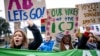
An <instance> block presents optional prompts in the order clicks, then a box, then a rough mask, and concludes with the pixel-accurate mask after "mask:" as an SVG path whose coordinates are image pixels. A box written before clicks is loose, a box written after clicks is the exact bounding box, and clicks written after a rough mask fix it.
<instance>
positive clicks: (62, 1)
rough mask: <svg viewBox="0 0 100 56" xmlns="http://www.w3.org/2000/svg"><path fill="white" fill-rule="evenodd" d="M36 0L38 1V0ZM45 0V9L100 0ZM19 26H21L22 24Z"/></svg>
mask: <svg viewBox="0 0 100 56" xmlns="http://www.w3.org/2000/svg"><path fill="white" fill-rule="evenodd" d="M38 1H40V0H38ZM45 1H46V8H47V9H51V8H74V7H75V5H76V4H84V3H93V2H100V0H45ZM0 17H3V18H5V10H4V0H0ZM38 22H39V21H35V23H36V24H38ZM10 24H11V28H12V27H13V26H14V25H13V24H12V23H10ZM38 25H40V23H39V24H38ZM21 27H23V25H22V26H21ZM12 30H13V29H12ZM29 34H30V32H29ZM29 36H30V35H29ZM43 37H44V35H43Z"/></svg>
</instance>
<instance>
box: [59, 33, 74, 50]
mask: <svg viewBox="0 0 100 56" xmlns="http://www.w3.org/2000/svg"><path fill="white" fill-rule="evenodd" d="M69 49H73V46H72V40H71V35H69V34H68V35H64V36H63V38H62V39H61V42H60V50H61V51H64V50H69Z"/></svg>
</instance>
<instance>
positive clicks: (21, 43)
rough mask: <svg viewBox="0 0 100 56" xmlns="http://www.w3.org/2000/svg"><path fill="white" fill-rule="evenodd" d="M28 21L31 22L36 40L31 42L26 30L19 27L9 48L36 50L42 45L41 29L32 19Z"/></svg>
mask: <svg viewBox="0 0 100 56" xmlns="http://www.w3.org/2000/svg"><path fill="white" fill-rule="evenodd" d="M27 23H28V24H29V26H28V28H29V30H31V31H32V34H33V36H34V40H33V41H32V42H31V43H28V41H27V40H28V39H27V37H26V34H25V32H24V31H22V30H21V29H18V30H16V31H15V32H14V35H13V37H12V39H11V43H10V45H9V46H8V47H7V48H15V49H30V50H36V49H37V48H38V47H39V46H40V45H41V43H42V36H41V33H40V31H39V29H38V28H37V27H36V25H35V24H34V23H33V22H32V21H31V20H28V21H27ZM30 37H31V36H30Z"/></svg>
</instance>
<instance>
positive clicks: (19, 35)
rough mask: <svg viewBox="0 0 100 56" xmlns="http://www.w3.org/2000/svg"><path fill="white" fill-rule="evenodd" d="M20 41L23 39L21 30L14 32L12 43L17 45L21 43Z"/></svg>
mask: <svg viewBox="0 0 100 56" xmlns="http://www.w3.org/2000/svg"><path fill="white" fill-rule="evenodd" d="M22 41H23V36H22V33H21V32H16V33H15V34H14V44H15V45H16V46H19V45H21V44H22Z"/></svg>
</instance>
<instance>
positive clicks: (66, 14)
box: [46, 8, 78, 37]
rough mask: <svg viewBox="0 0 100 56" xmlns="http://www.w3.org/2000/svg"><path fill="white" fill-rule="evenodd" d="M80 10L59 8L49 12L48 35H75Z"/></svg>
mask: <svg viewBox="0 0 100 56" xmlns="http://www.w3.org/2000/svg"><path fill="white" fill-rule="evenodd" d="M77 14H78V9H76V8H57V9H49V10H48V11H47V15H48V16H47V24H46V35H51V36H53V37H55V36H56V34H57V33H59V32H63V33H64V34H73V33H75V31H76V29H77V27H78V17H77Z"/></svg>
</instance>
